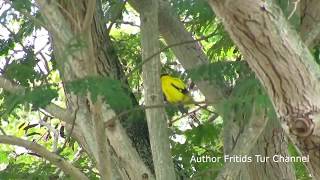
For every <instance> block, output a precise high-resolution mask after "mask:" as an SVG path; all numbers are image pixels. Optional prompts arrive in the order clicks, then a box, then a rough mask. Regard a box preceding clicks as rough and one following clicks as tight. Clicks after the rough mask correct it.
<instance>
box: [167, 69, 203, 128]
mask: <svg viewBox="0 0 320 180" xmlns="http://www.w3.org/2000/svg"><path fill="white" fill-rule="evenodd" d="M161 88H162V92H163V94H164V98H165V100H166V101H167V102H169V103H171V104H179V105H178V108H179V110H180V112H181V113H182V114H188V110H187V108H186V107H187V105H190V104H192V103H194V100H193V98H192V97H191V95H190V92H189V91H188V88H187V85H186V84H185V83H184V82H183V81H182V80H181V79H179V78H177V77H173V76H171V75H169V74H162V75H161ZM189 116H190V117H191V118H192V119H193V120H194V121H196V122H197V123H199V120H198V119H197V118H196V116H195V114H193V115H191V114H190V115H189Z"/></svg>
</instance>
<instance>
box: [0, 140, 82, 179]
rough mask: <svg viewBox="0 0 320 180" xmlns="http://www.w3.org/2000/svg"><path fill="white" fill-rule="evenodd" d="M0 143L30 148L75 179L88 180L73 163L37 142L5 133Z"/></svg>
mask: <svg viewBox="0 0 320 180" xmlns="http://www.w3.org/2000/svg"><path fill="white" fill-rule="evenodd" d="M0 143H3V144H11V145H16V146H21V147H24V148H26V149H29V150H31V151H33V152H35V153H37V154H39V155H40V156H42V157H43V158H45V159H46V160H48V161H50V162H51V163H52V164H54V165H56V166H57V167H59V168H61V169H62V170H63V171H64V172H65V173H66V174H69V175H70V176H71V177H72V178H73V179H79V180H88V178H87V177H86V176H85V175H84V174H83V173H82V172H81V171H80V170H79V169H77V168H76V167H74V166H73V165H71V164H70V163H69V162H68V161H66V160H64V159H63V158H61V157H60V156H58V155H56V154H54V153H52V152H50V151H48V150H47V149H46V148H44V147H43V146H41V145H39V144H37V143H34V142H30V141H27V140H23V139H20V138H17V137H14V136H5V135H0Z"/></svg>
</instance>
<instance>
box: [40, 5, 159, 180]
mask: <svg viewBox="0 0 320 180" xmlns="http://www.w3.org/2000/svg"><path fill="white" fill-rule="evenodd" d="M97 2H99V1H97ZM37 3H38V5H39V7H40V12H41V14H42V16H43V17H44V20H45V23H46V28H47V29H48V31H49V33H50V35H51V37H52V40H53V46H54V54H55V57H56V60H57V65H58V69H59V71H60V73H61V78H62V80H63V82H65V83H66V82H70V81H73V80H77V79H82V78H85V77H88V76H108V77H112V78H115V79H120V78H123V74H122V73H121V67H120V65H119V62H118V59H117V58H116V56H115V55H114V54H112V53H111V52H112V48H111V49H110V47H111V46H112V45H111V43H110V39H109V38H108V36H107V35H106V34H104V29H105V28H104V24H103V22H104V21H102V16H101V14H99V13H101V9H100V8H101V5H99V3H98V4H97V6H96V5H95V3H94V2H93V1H85V0H81V1H58V2H57V1H54V2H49V1H44V0H38V1H37ZM58 3H59V4H58ZM96 7H97V8H96ZM95 8H96V9H95ZM79 43H80V44H85V46H79ZM109 43H110V44H109ZM74 47H79V48H78V49H77V48H76V49H72V48H74ZM66 97H67V106H68V110H69V112H70V114H71V115H72V117H73V121H74V122H75V130H77V131H75V132H74V133H73V136H74V138H76V139H77V141H78V142H79V143H80V144H81V146H83V147H84V148H85V150H86V151H87V152H88V154H89V155H90V156H91V157H92V158H93V160H94V161H96V162H97V167H98V169H99V170H101V172H100V174H101V175H102V178H105V179H145V178H148V179H154V177H153V174H152V173H151V172H150V170H149V169H148V167H147V166H146V165H145V164H144V163H143V161H142V160H141V158H140V157H139V155H138V153H137V151H136V150H135V148H134V147H133V146H132V143H131V141H130V139H129V138H128V136H127V134H126V132H125V130H124V129H123V127H122V125H121V124H120V123H119V120H118V119H117V120H116V121H112V122H109V123H108V124H109V126H108V127H107V128H102V127H103V124H105V123H106V122H107V121H108V120H110V119H114V117H115V116H116V112H115V111H114V110H113V109H111V108H110V106H109V105H107V104H106V103H105V102H103V103H102V102H99V101H98V102H93V101H92V100H91V98H90V96H89V95H87V96H77V95H75V94H73V93H72V92H69V91H67V90H66ZM106 101H108V100H106ZM98 127H100V128H98ZM79 131H80V132H79ZM145 137H147V136H145ZM107 139H108V141H107ZM141 139H143V138H141ZM144 146H145V147H148V145H146V144H141V147H144ZM147 152H148V151H147ZM108 157H110V159H112V160H113V161H111V160H108V159H109V158H108ZM108 164H110V166H111V168H110V167H106V166H109V165H108ZM110 170H112V173H111V177H110V176H109V175H106V174H105V172H104V171H110ZM104 174H105V175H104ZM107 176H109V177H107Z"/></svg>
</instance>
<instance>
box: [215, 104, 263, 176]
mask: <svg viewBox="0 0 320 180" xmlns="http://www.w3.org/2000/svg"><path fill="white" fill-rule="evenodd" d="M252 107H253V108H254V109H253V110H252V115H251V118H250V121H249V124H248V125H247V126H246V127H245V129H244V130H243V134H241V135H240V137H239V138H238V139H237V142H236V144H235V146H234V148H233V150H232V152H231V153H230V154H229V155H231V156H232V155H235V156H244V155H248V154H249V153H250V151H251V149H252V148H253V146H254V145H255V144H256V142H257V140H258V138H259V136H260V134H261V133H262V132H263V130H264V128H265V127H266V124H267V122H268V121H267V120H268V119H267V118H266V117H265V116H266V114H265V112H259V111H257V110H256V106H252ZM243 165H244V164H243ZM241 167H242V165H239V163H237V162H227V163H226V165H225V167H224V169H223V171H222V172H220V174H219V175H218V177H217V179H218V180H220V179H221V180H222V179H236V177H237V175H238V173H239V171H240V170H241Z"/></svg>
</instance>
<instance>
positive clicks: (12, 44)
mask: <svg viewBox="0 0 320 180" xmlns="http://www.w3.org/2000/svg"><path fill="white" fill-rule="evenodd" d="M0 2H1V3H4V1H0ZM32 2H33V1H28V0H24V1H12V3H11V4H10V3H7V2H6V3H4V4H5V5H2V6H1V7H0V13H1V14H0V23H1V24H0V31H1V33H2V32H3V33H2V34H1V35H0V68H1V70H0V74H1V76H3V77H5V78H7V79H10V80H11V81H12V82H13V83H14V84H16V85H19V86H20V87H21V89H20V90H21V92H20V93H18V94H12V93H9V92H7V91H5V90H1V91H0V114H1V119H0V128H1V131H2V133H4V132H5V133H6V134H10V135H15V136H17V137H20V138H23V139H28V140H30V141H34V142H37V143H39V144H41V145H43V146H45V147H47V148H48V149H49V150H51V151H56V152H58V151H57V149H59V148H61V147H63V146H64V143H65V142H66V141H67V139H66V136H65V135H64V133H65V130H64V124H63V122H61V121H59V120H58V119H55V118H52V117H50V116H47V115H46V114H44V113H42V112H43V111H42V108H43V107H45V106H46V105H47V104H48V103H49V102H55V103H56V104H58V105H61V106H65V103H66V102H65V99H66V98H65V97H64V90H67V91H71V92H73V93H75V94H77V95H85V94H87V93H89V94H90V95H91V97H92V99H93V100H96V99H97V98H98V97H99V96H100V97H102V99H103V100H105V101H107V102H108V104H109V105H110V106H111V107H112V108H114V109H115V110H118V111H121V110H128V109H129V111H130V108H132V107H133V106H132V104H131V102H132V101H131V100H130V98H131V97H130V95H128V93H127V92H128V90H130V91H132V92H133V93H134V95H135V97H136V98H137V101H138V102H139V103H140V104H143V96H142V89H143V88H142V82H141V67H139V66H141V61H142V60H141V48H140V32H139V27H137V26H139V24H136V23H137V13H136V12H135V11H134V10H133V9H132V8H131V7H130V6H129V5H125V6H123V3H117V1H112V0H110V1H109V0H104V1H102V3H103V10H104V13H105V17H106V19H107V20H108V22H106V24H107V25H109V26H110V25H113V24H115V26H113V27H112V29H111V31H110V36H111V39H112V41H113V44H114V46H115V49H116V53H117V55H118V57H119V58H120V62H121V65H122V68H123V71H124V72H125V73H126V75H128V78H127V79H128V83H129V87H127V86H126V85H124V84H123V83H122V82H121V81H119V80H115V79H110V78H105V77H87V78H84V79H80V80H76V81H73V82H67V83H62V80H61V79H60V76H59V70H58V68H57V67H56V63H55V57H54V55H53V54H52V47H51V41H50V38H49V37H48V35H47V34H46V33H44V32H46V31H45V30H44V29H43V28H41V27H40V23H41V18H40V16H39V15H38V11H37V8H36V7H35V6H34V5H33V4H32ZM1 3H0V4H1ZM171 4H172V7H173V8H174V9H175V12H177V14H178V16H179V17H180V19H181V21H182V22H184V24H185V26H186V28H187V29H188V30H189V31H191V32H192V33H193V35H194V37H196V38H201V37H202V36H208V38H206V39H204V40H203V41H201V43H202V47H203V49H204V50H205V52H206V54H207V55H208V57H209V59H210V61H211V64H209V65H208V66H203V67H199V68H196V69H192V70H189V71H185V70H184V69H183V68H182V67H181V64H180V63H179V59H176V57H175V56H174V55H173V53H172V52H171V50H166V51H164V52H161V59H162V63H163V69H162V72H166V73H170V74H174V75H176V76H179V77H181V78H182V79H184V80H185V81H186V82H188V83H189V84H192V83H191V81H190V78H191V79H193V80H199V79H201V80H208V81H209V82H212V81H214V82H215V83H218V84H219V85H220V86H221V88H222V89H224V90H225V92H226V93H227V94H228V98H227V99H226V100H225V101H223V102H221V103H220V104H219V105H218V106H217V107H215V108H216V109H215V108H213V107H211V106H210V105H209V106H202V108H198V107H199V106H194V107H192V109H193V110H196V112H195V114H196V116H197V117H198V119H200V122H201V124H197V123H194V122H192V120H191V119H189V118H188V117H182V118H181V117H180V116H181V114H180V113H179V112H178V109H177V108H175V107H174V106H173V107H172V106H168V107H167V110H168V116H169V119H171V121H172V122H174V123H172V124H171V125H170V132H171V140H172V141H171V145H172V153H173V158H174V162H175V164H176V166H177V167H178V169H180V173H181V174H183V175H184V176H187V177H194V178H198V179H202V176H203V175H208V173H209V174H211V175H212V176H215V175H217V173H218V172H219V170H220V169H221V168H222V167H223V162H216V163H210V162H208V163H190V159H191V157H192V156H203V155H211V156H212V155H214V156H217V157H218V156H222V155H223V142H222V129H223V125H222V124H223V121H226V120H227V119H228V118H230V117H229V116H230V112H231V111H235V112H234V113H235V114H236V116H239V117H249V116H250V115H251V113H252V107H253V104H254V105H259V106H262V107H267V108H268V109H269V110H270V111H269V113H268V115H269V116H270V117H274V111H273V109H272V106H271V103H270V101H269V99H268V97H267V95H266V93H265V91H264V89H263V88H262V87H261V85H260V84H259V81H258V80H257V79H256V78H255V77H254V75H253V74H252V72H251V71H250V69H249V68H248V66H247V64H246V63H245V61H244V59H243V57H242V56H241V54H240V53H239V52H238V50H237V48H236V47H235V46H234V45H233V43H232V41H231V40H230V38H229V36H228V35H227V34H226V32H225V31H224V30H223V27H222V26H221V24H220V23H219V21H218V20H217V19H216V18H215V15H214V14H213V13H212V11H211V10H210V7H209V6H208V5H207V4H206V1H202V0H200V1H199V0H178V1H176V0H173V1H171ZM121 7H124V9H121V10H119V8H121ZM117 12H120V13H118V14H119V15H118V16H114V14H116V13H117ZM26 13H29V14H30V15H29V16H31V17H32V18H31V19H30V17H29V16H27V15H26ZM212 22H214V23H212ZM161 46H162V47H165V46H166V44H165V43H164V42H162V44H161ZM77 48H81V47H79V46H77ZM70 51H72V49H70ZM319 52H320V51H319V49H315V50H314V55H315V57H316V60H317V62H320V60H319V59H320V58H319V57H320V56H319ZM70 53H71V52H70ZM63 88H65V89H63ZM191 91H192V93H193V94H194V95H195V96H196V99H200V100H203V97H202V95H201V94H200V93H199V92H198V90H197V88H196V87H193V88H191ZM218 108H220V109H223V112H224V113H223V114H219V115H220V116H216V110H217V109H218ZM134 111H135V109H132V112H134ZM240 119H241V118H240ZM246 119H247V118H242V119H241V120H246ZM239 123H246V122H239ZM290 151H291V153H292V154H295V153H296V152H295V150H294V148H292V147H290ZM60 155H61V156H62V157H64V158H65V159H68V160H70V161H72V162H73V164H74V165H75V166H76V167H79V168H80V169H81V170H82V172H84V173H86V175H88V176H89V177H90V178H91V179H98V174H97V170H96V169H95V164H94V162H92V161H91V160H90V158H89V157H88V155H87V154H85V153H84V152H83V151H82V149H81V148H80V147H79V145H78V144H77V143H76V142H75V141H74V140H71V141H67V146H66V147H65V148H64V149H62V150H61V152H60ZM295 167H296V175H297V177H298V178H299V179H304V178H306V171H305V169H304V166H303V165H302V164H301V163H296V164H295ZM30 174H31V175H30ZM25 177H28V179H51V178H55V177H63V178H64V179H68V177H65V175H64V174H63V173H61V171H60V170H59V169H57V168H56V167H55V166H52V165H51V164H49V163H48V162H47V161H45V160H44V159H42V158H41V157H39V156H38V155H37V154H35V153H32V152H30V151H28V150H25V149H23V148H17V147H15V146H9V145H2V144H1V145H0V179H22V178H24V179H26V178H25Z"/></svg>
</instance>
